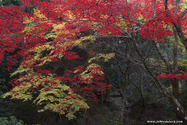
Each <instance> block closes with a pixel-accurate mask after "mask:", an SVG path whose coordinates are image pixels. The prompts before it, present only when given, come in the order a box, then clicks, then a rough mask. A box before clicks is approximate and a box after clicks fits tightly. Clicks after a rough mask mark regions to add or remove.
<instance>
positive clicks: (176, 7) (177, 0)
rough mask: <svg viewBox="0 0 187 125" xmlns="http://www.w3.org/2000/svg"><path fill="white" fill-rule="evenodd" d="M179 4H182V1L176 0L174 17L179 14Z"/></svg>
mask: <svg viewBox="0 0 187 125" xmlns="http://www.w3.org/2000/svg"><path fill="white" fill-rule="evenodd" d="M179 3H180V0H176V6H175V11H174V13H173V16H175V15H176V14H177V11H178V8H179Z"/></svg>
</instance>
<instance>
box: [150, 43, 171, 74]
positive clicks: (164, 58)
mask: <svg viewBox="0 0 187 125" xmlns="http://www.w3.org/2000/svg"><path fill="white" fill-rule="evenodd" d="M153 42H154V44H155V47H156V49H157V51H158V53H159V55H160V56H161V58H162V59H163V60H164V62H165V64H166V66H167V69H168V71H169V72H170V73H171V66H170V63H169V60H168V58H167V57H166V56H165V55H164V54H163V52H162V50H161V49H160V45H159V44H158V42H156V41H153Z"/></svg>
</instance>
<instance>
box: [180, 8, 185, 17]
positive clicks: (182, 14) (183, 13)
mask: <svg viewBox="0 0 187 125" xmlns="http://www.w3.org/2000/svg"><path fill="white" fill-rule="evenodd" d="M186 13H187V8H186V9H185V10H184V11H183V12H182V13H181V15H180V19H182V18H183V17H184V15H185V14H186Z"/></svg>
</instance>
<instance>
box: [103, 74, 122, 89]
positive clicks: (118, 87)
mask: <svg viewBox="0 0 187 125" xmlns="http://www.w3.org/2000/svg"><path fill="white" fill-rule="evenodd" d="M105 76H106V78H107V79H108V80H109V82H110V83H112V85H113V86H114V87H116V88H117V89H120V86H117V85H116V84H115V83H114V82H112V80H111V79H110V78H109V77H108V75H105Z"/></svg>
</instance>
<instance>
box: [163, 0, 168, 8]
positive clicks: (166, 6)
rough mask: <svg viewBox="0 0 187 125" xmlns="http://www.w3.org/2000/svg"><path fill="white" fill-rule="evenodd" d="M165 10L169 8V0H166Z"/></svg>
mask: <svg viewBox="0 0 187 125" xmlns="http://www.w3.org/2000/svg"><path fill="white" fill-rule="evenodd" d="M164 6H165V10H168V0H164Z"/></svg>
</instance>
